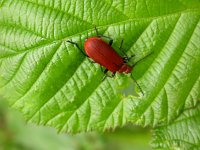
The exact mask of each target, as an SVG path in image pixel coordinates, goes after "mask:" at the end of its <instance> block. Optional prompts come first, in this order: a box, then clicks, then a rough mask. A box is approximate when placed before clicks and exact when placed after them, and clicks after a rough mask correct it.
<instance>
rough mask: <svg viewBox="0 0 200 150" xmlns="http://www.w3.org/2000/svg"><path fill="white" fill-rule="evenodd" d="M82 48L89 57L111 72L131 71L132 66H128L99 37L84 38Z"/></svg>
mask: <svg viewBox="0 0 200 150" xmlns="http://www.w3.org/2000/svg"><path fill="white" fill-rule="evenodd" d="M84 49H85V52H86V54H87V55H88V56H89V57H90V58H92V59H93V60H94V61H95V62H96V63H98V64H100V65H101V66H104V67H105V68H106V69H108V70H109V71H111V72H112V73H116V72H119V73H130V72H131V71H132V67H131V66H128V65H127V64H126V63H125V61H124V59H123V58H122V57H121V56H120V55H119V54H118V53H117V52H116V51H115V50H114V49H113V48H112V47H111V46H110V45H109V44H108V43H106V42H105V41H103V40H102V39H101V38H100V37H91V38H88V39H86V41H85V43H84Z"/></svg>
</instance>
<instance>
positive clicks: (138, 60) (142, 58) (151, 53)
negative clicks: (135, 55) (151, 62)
mask: <svg viewBox="0 0 200 150" xmlns="http://www.w3.org/2000/svg"><path fill="white" fill-rule="evenodd" d="M151 54H153V52H150V53H149V54H147V55H146V56H144V57H143V58H141V59H139V60H138V61H137V62H135V63H134V64H133V65H132V67H134V66H135V65H137V64H138V63H139V62H141V61H143V60H144V59H145V58H147V57H148V56H150V55H151Z"/></svg>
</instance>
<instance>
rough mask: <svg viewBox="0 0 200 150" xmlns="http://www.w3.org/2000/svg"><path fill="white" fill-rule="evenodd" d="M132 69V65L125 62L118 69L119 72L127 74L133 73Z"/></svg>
mask: <svg viewBox="0 0 200 150" xmlns="http://www.w3.org/2000/svg"><path fill="white" fill-rule="evenodd" d="M132 69H133V68H132V67H131V66H129V65H127V64H123V65H122V66H121V68H120V69H119V70H118V72H119V73H126V74H128V73H131V71H132Z"/></svg>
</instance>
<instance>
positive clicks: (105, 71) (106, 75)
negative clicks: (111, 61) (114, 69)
mask: <svg viewBox="0 0 200 150" xmlns="http://www.w3.org/2000/svg"><path fill="white" fill-rule="evenodd" d="M107 72H108V69H105V70H104V74H105V76H104V77H103V79H102V81H104V80H105V79H106V78H107V77H109V78H113V77H114V76H115V73H113V74H112V75H108V74H107Z"/></svg>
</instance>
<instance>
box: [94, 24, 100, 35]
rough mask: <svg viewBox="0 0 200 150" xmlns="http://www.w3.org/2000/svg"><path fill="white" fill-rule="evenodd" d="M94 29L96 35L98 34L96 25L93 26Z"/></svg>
mask: <svg viewBox="0 0 200 150" xmlns="http://www.w3.org/2000/svg"><path fill="white" fill-rule="evenodd" d="M94 30H95V32H96V35H97V36H98V35H99V32H98V30H97V27H96V26H94Z"/></svg>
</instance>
